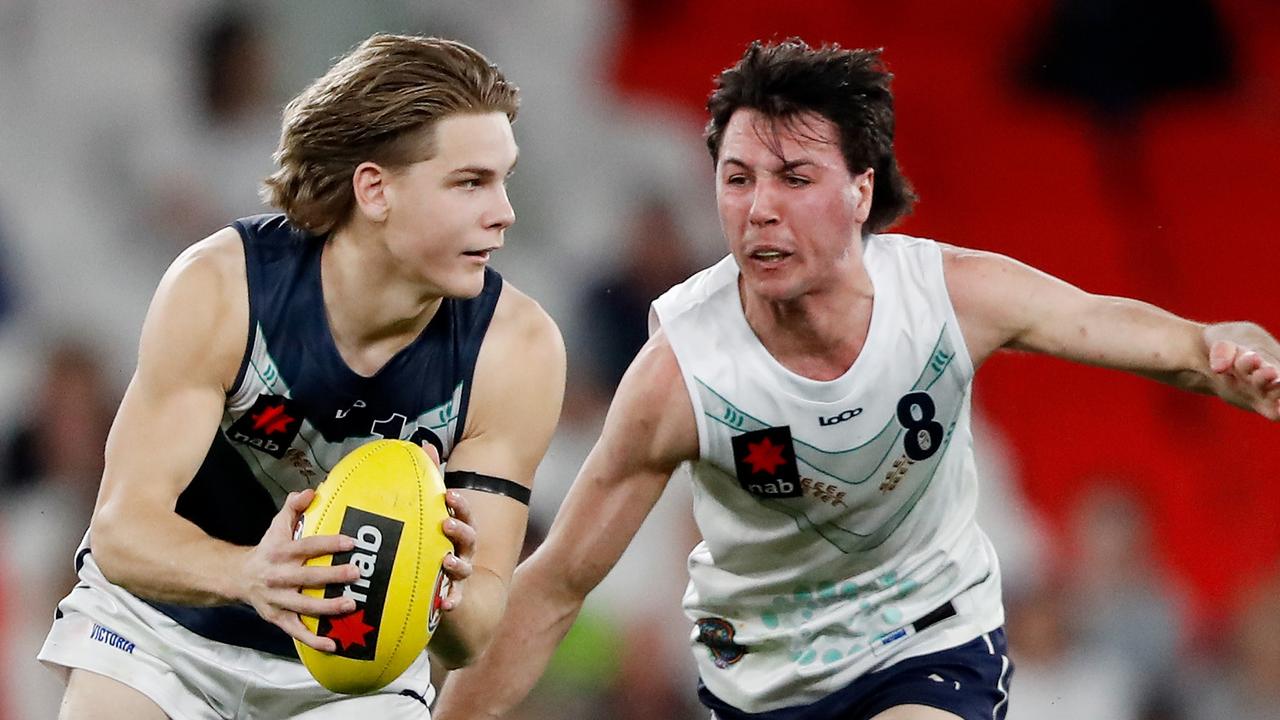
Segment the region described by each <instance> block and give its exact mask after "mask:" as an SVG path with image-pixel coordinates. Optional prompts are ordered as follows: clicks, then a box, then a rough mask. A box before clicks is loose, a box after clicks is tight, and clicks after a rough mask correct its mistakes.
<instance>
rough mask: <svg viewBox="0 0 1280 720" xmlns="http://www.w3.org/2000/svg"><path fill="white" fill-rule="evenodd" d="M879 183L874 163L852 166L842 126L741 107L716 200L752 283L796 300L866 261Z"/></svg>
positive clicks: (724, 146) (728, 135) (767, 294)
mask: <svg viewBox="0 0 1280 720" xmlns="http://www.w3.org/2000/svg"><path fill="white" fill-rule="evenodd" d="M871 182H872V171H870V170H868V171H866V172H864V173H862V174H859V175H853V174H851V173H850V172H849V169H848V168H847V167H846V166H845V162H844V157H843V155H841V153H840V145H839V131H838V129H837V128H836V126H835V125H834V124H833V123H831V122H830V121H829V120H827V119H826V118H823V117H822V116H820V115H817V114H812V113H810V114H804V115H801V116H799V117H797V118H795V119H794V120H792V121H782V122H780V121H777V120H772V119H769V118H767V117H764V116H763V115H761V114H760V113H759V112H757V111H755V110H747V109H744V110H738V111H737V112H735V113H734V114H733V116H732V117H731V118H730V119H729V124H728V126H727V127H726V128H725V132H724V138H723V140H722V142H721V145H720V159H719V162H718V163H717V165H716V203H717V205H718V207H719V210H720V225H721V227H722V228H723V230H724V234H725V237H726V238H727V239H728V241H729V250H730V252H732V253H733V256H734V259H736V260H737V261H738V267H739V268H741V270H742V279H743V283H744V284H745V286H746V289H747V290H748V291H750V292H753V293H755V294H757V295H759V296H761V297H762V298H764V299H766V300H772V301H787V300H793V299H795V298H798V297H800V296H803V295H806V294H809V293H812V292H815V291H820V290H822V289H823V288H824V287H827V286H828V284H829V283H831V282H834V281H836V278H838V277H839V276H840V274H841V272H842V271H843V270H845V269H847V268H848V267H850V264H851V263H858V262H861V252H860V249H861V247H862V244H861V232H862V224H863V223H864V222H866V219H867V214H868V212H869V211H870V209H871Z"/></svg>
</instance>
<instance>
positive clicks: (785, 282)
mask: <svg viewBox="0 0 1280 720" xmlns="http://www.w3.org/2000/svg"><path fill="white" fill-rule="evenodd" d="M742 280H743V284H744V285H745V289H746V291H747V292H749V293H751V294H752V295H755V296H756V297H758V298H760V299H761V300H765V301H767V302H785V301H787V300H793V299H795V298H796V297H797V296H799V295H800V294H801V293H800V291H799V290H798V288H797V283H796V282H795V279H794V278H791V277H785V276H783V275H781V274H779V273H754V272H751V271H749V270H747V271H744V272H743V273H742Z"/></svg>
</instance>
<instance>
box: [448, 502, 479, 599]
mask: <svg viewBox="0 0 1280 720" xmlns="http://www.w3.org/2000/svg"><path fill="white" fill-rule="evenodd" d="M444 501H445V505H447V506H448V507H449V512H450V513H452V514H453V517H451V518H449V519H447V520H445V521H444V534H445V537H447V538H449V540H450V542H452V543H453V552H452V553H449V554H448V555H446V556H445V558H444V572H445V575H448V576H449V580H450V583H449V585H450V587H449V594H448V595H447V596H446V597H445V599H444V602H443V603H442V604H441V606H440V608H441V609H442V610H444V611H446V612H448V611H449V610H453V609H454V608H456V607H458V604H459V603H460V602H462V581H463V580H466V579H467V578H469V577H471V573H472V571H473V570H474V566H473V565H472V564H471V559H472V557H473V556H474V555H475V551H476V530H475V528H473V527H471V507H470V505H468V504H467V500H466V498H464V497H462V495H461V494H459V493H458V491H456V490H450V491H448V492H447V493H445V495H444Z"/></svg>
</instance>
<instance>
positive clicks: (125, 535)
mask: <svg viewBox="0 0 1280 720" xmlns="http://www.w3.org/2000/svg"><path fill="white" fill-rule="evenodd" d="M244 278H245V264H244V251H243V248H242V246H241V243H240V239H239V237H238V235H237V234H236V231H235V230H232V229H226V230H222V231H220V232H218V233H216V234H214V235H213V236H211V237H209V238H208V239H206V240H204V241H202V242H200V243H197V244H196V245H193V246H192V247H191V248H190V249H188V250H187V251H186V252H184V253H183V254H182V255H181V256H179V257H178V259H177V260H175V261H174V263H173V265H172V266H171V267H170V268H169V271H168V272H167V273H166V274H165V277H164V279H163V280H162V281H161V282H160V287H159V289H157V291H156V294H155V297H154V299H153V300H152V303H151V307H150V309H149V310H148V312H147V319H146V321H145V323H144V324H143V328H142V338H141V343H140V346H139V351H138V367H137V370H136V372H135V373H134V376H133V379H132V380H131V381H130V383H129V388H128V390H127V391H126V392H125V396H124V399H123V400H122V401H121V404H120V409H119V411H118V412H117V414H116V418H115V422H114V423H113V424H112V427H111V434H110V436H109V437H108V439H107V448H106V467H105V470H104V472H103V477H102V486H101V488H100V490H99V493H98V501H97V504H96V507H95V508H94V514H93V519H92V521H91V523H90V527H89V539H90V544H91V549H92V552H93V557H94V559H95V561H96V562H97V564H98V566H99V568H100V569H101V570H102V572H103V574H104V575H105V576H106V577H107V579H108V580H110V581H112V582H114V583H116V584H118V585H120V586H122V587H124V588H126V589H128V590H130V591H131V592H133V593H134V594H136V595H138V596H140V597H145V598H150V599H155V600H162V601H168V602H177V603H183V604H190V605H215V604H223V603H229V602H237V601H240V602H247V603H249V604H251V605H253V607H254V608H255V609H256V610H257V611H258V612H259V613H260V614H261V615H262V616H263V617H265V618H266V619H268V620H270V621H272V622H275V623H276V624H277V625H279V626H280V627H282V628H284V629H285V631H286V632H289V633H290V634H291V635H292V636H294V637H296V638H299V639H301V640H303V641H304V642H307V643H308V644H309V645H311V646H312V647H315V648H317V649H320V650H332V649H333V641H332V640H329V639H327V638H320V637H317V636H316V635H314V634H313V633H310V632H309V631H307V630H306V628H305V627H304V626H303V625H302V622H301V621H300V620H299V619H298V616H297V613H298V612H305V613H308V614H333V613H338V612H345V611H346V610H347V609H349V608H346V607H343V604H342V602H339V601H338V600H320V599H315V598H309V597H307V596H304V595H302V594H301V593H300V592H298V588H299V587H303V586H312V587H314V586H322V585H324V584H326V583H331V582H350V581H352V580H354V579H355V577H356V573H357V572H358V571H357V569H356V568H355V567H354V566H350V565H348V566H338V567H329V568H305V567H303V566H302V563H303V562H304V561H305V560H306V559H307V558H308V557H311V556H314V555H323V554H329V553H332V552H336V551H340V550H344V549H345V550H349V549H350V548H351V540H350V538H341V537H338V536H325V537H315V538H307V539H305V540H302V541H295V540H293V537H292V531H293V521H294V520H296V518H297V515H298V514H299V513H300V512H301V510H302V509H303V508H305V507H306V504H307V502H309V500H310V495H311V493H310V491H308V492H306V493H303V494H301V495H294V496H291V497H290V499H289V500H288V501H287V502H286V503H285V507H284V508H283V509H282V510H281V511H280V514H278V515H277V517H276V518H275V520H274V521H273V523H272V525H271V528H270V529H269V530H268V531H267V533H266V536H265V537H264V538H263V540H262V542H261V543H259V545H258V546H257V547H252V548H250V547H240V546H236V545H232V544H229V543H226V542H222V541H220V540H217V539H214V538H212V537H210V536H209V535H207V534H206V533H205V532H204V531H203V530H201V529H200V528H199V527H197V526H196V525H194V524H193V523H191V522H189V521H187V520H186V519H184V518H182V517H181V516H179V515H178V514H177V512H175V510H174V507H175V504H176V502H177V499H178V496H179V495H180V494H181V493H182V490H183V489H184V488H186V486H187V485H188V484H189V483H190V482H191V479H192V478H193V477H194V476H195V473H196V470H197V469H198V468H199V467H200V463H201V462H202V461H203V460H204V456H205V453H206V452H207V451H208V449H209V443H210V441H211V439H212V438H213V435H214V433H215V432H216V431H217V427H218V422H219V420H220V419H221V417H222V412H223V406H224V404H225V401H226V391H227V389H228V388H229V387H230V385H231V383H233V382H234V380H235V376H236V373H237V371H238V369H239V365H240V361H241V358H242V356H243V354H244V351H245V343H246V342H247V332H246V329H247V328H248V325H249V310H248V299H247V297H248V296H247V290H246V287H245V279H244ZM316 570H323V572H315V571H316Z"/></svg>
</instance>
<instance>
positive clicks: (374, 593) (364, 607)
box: [316, 507, 404, 660]
mask: <svg viewBox="0 0 1280 720" xmlns="http://www.w3.org/2000/svg"><path fill="white" fill-rule="evenodd" d="M403 529H404V523H402V522H400V521H399V520H395V519H393V518H389V517H384V516H382V515H375V514H373V513H370V512H365V511H364V510H361V509H360V508H354V507H349V508H347V512H346V514H345V515H343V517H342V529H341V530H340V531H339V532H340V533H341V534H343V535H346V536H348V537H353V538H355V541H356V546H355V548H353V549H352V550H350V551H348V552H344V553H337V554H335V555H334V556H333V564H334V565H346V564H351V565H355V566H356V568H358V569H359V570H360V577H358V578H356V579H355V580H354V581H353V582H352V583H351V584H350V585H340V584H333V585H328V586H326V587H325V589H324V596H325V597H326V598H336V597H349V598H351V599H352V600H355V601H356V609H355V610H352V611H351V612H349V613H347V614H346V615H339V616H325V617H321V618H320V624H319V627H318V628H317V633H316V634H318V635H320V636H322V637H327V638H333V641H334V642H335V643H337V645H338V649H337V650H336V651H335V652H334V654H335V655H341V656H342V657H345V658H351V659H353V660H372V659H373V658H374V655H375V654H376V651H377V648H378V628H379V626H380V625H381V623H382V606H383V605H384V604H385V603H386V601H387V585H388V584H389V583H390V581H391V562H392V561H393V560H394V559H395V557H396V548H398V547H399V546H400V533H401V531H402V530H403Z"/></svg>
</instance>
